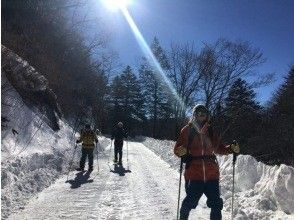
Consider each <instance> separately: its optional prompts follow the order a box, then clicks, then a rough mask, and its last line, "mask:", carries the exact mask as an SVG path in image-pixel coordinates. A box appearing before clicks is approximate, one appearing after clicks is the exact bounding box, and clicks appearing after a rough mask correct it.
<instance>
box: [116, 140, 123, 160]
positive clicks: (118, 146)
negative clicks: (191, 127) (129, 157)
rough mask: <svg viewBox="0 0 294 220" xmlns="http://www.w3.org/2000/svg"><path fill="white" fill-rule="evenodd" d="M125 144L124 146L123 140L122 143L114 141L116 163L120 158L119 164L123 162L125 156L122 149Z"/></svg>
mask: <svg viewBox="0 0 294 220" xmlns="http://www.w3.org/2000/svg"><path fill="white" fill-rule="evenodd" d="M123 144H124V142H123V140H121V141H117V140H115V141H114V160H115V161H117V159H118V158H119V162H121V160H122V155H123V151H122V148H123ZM117 157H118V158H117Z"/></svg>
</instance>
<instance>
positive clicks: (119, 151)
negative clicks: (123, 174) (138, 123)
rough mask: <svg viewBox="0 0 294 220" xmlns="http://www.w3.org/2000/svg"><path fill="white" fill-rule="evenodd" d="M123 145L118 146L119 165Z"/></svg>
mask: <svg viewBox="0 0 294 220" xmlns="http://www.w3.org/2000/svg"><path fill="white" fill-rule="evenodd" d="M122 149H123V145H122V144H121V145H120V146H119V149H118V153H119V163H122V156H123V150H122Z"/></svg>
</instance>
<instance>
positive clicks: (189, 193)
mask: <svg viewBox="0 0 294 220" xmlns="http://www.w3.org/2000/svg"><path fill="white" fill-rule="evenodd" d="M185 189H186V197H185V198H184V200H183V202H182V207H181V210H180V220H187V219H188V218H189V213H190V211H191V209H195V208H196V207H197V205H198V201H199V199H200V198H201V196H202V195H203V193H204V194H205V196H206V197H207V206H208V207H209V208H211V212H210V219H211V220H221V219H222V214H221V210H222V209H223V200H222V199H221V198H220V191H219V180H212V181H206V182H204V181H190V180H187V181H186V182H185Z"/></svg>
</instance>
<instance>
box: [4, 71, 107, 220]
mask: <svg viewBox="0 0 294 220" xmlns="http://www.w3.org/2000/svg"><path fill="white" fill-rule="evenodd" d="M1 83H2V85H3V84H5V89H7V91H6V93H5V96H2V113H1V115H2V116H5V117H6V119H7V120H8V121H7V122H5V123H2V129H1V211H2V212H1V216H2V218H7V216H8V215H9V214H11V213H14V212H17V211H19V210H20V209H23V208H24V207H25V205H26V204H27V202H28V201H29V200H30V199H31V198H32V197H33V196H34V195H36V194H37V193H39V192H41V191H42V190H43V189H44V188H46V187H48V186H50V185H51V184H52V183H53V182H54V181H55V180H57V179H58V178H59V176H61V175H64V174H65V173H67V170H68V165H69V160H70V158H71V157H72V153H73V147H74V141H75V139H74V132H73V129H72V128H71V127H70V126H69V125H68V124H66V123H64V122H63V121H60V122H59V125H60V130H59V131H58V132H54V131H52V129H51V128H50V127H49V126H48V125H47V124H46V123H44V121H43V118H42V115H38V114H36V113H35V112H34V111H32V110H31V109H30V108H29V107H28V106H27V105H26V104H25V103H24V101H23V99H22V98H21V97H20V95H19V94H18V93H17V92H16V90H15V89H14V88H13V87H12V86H11V84H10V83H9V82H8V81H7V78H6V77H5V75H4V74H2V82H1ZM3 103H5V105H3ZM12 129H14V130H15V131H16V132H17V133H14V134H13V132H12ZM99 140H100V142H101V145H102V146H104V145H105V144H107V143H109V140H107V139H106V138H103V137H102V138H101V137H100V138H99ZM100 150H102V149H100ZM78 153H80V152H78ZM77 155H78V154H77ZM77 155H76V157H77ZM75 161H76V162H77V160H76V159H75ZM75 165H76V164H75Z"/></svg>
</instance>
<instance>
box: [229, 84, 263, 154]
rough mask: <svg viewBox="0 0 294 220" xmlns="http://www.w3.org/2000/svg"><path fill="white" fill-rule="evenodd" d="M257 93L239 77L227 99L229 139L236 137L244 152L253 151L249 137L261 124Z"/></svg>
mask: <svg viewBox="0 0 294 220" xmlns="http://www.w3.org/2000/svg"><path fill="white" fill-rule="evenodd" d="M255 96H256V94H255V93H254V91H253V90H252V89H251V87H250V86H249V85H248V83H247V82H246V81H245V80H242V79H240V78H239V79H237V80H236V81H235V83H233V85H232V87H231V88H230V90H229V93H228V97H227V98H226V99H225V109H224V110H225V112H226V113H225V115H226V121H227V125H226V126H227V128H228V132H227V133H226V136H225V138H226V139H227V140H228V141H232V140H233V139H236V140H237V141H239V143H240V144H241V145H242V148H243V153H252V149H253V148H254V146H249V145H248V143H249V139H250V138H252V136H254V135H255V133H256V131H257V130H256V129H257V128H258V127H259V124H260V116H259V114H260V113H259V111H260V109H261V107H260V106H259V104H258V103H257V102H256V101H255Z"/></svg>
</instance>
